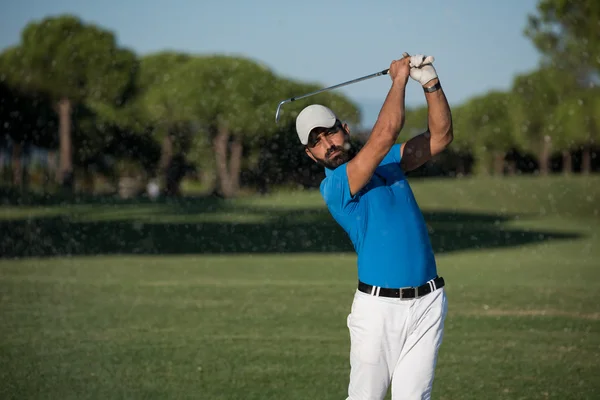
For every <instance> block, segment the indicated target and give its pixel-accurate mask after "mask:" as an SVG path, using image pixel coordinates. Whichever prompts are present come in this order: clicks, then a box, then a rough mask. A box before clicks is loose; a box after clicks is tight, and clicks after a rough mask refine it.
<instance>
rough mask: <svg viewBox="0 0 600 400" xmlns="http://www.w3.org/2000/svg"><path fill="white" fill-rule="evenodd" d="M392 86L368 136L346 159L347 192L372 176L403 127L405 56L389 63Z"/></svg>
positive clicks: (358, 187)
mask: <svg viewBox="0 0 600 400" xmlns="http://www.w3.org/2000/svg"><path fill="white" fill-rule="evenodd" d="M389 73H390V76H391V78H392V82H393V83H392V87H391V88H390V90H389V92H388V95H387V97H386V99H385V102H384V103H383V106H382V107H381V111H380V112H379V117H378V118H377V122H375V125H374V127H373V130H372V132H371V135H370V136H369V139H368V140H367V142H366V143H365V145H364V146H363V148H362V149H361V150H360V151H359V152H358V154H357V155H356V156H355V157H354V158H353V159H352V160H350V161H349V162H348V165H347V167H346V172H347V175H348V184H349V186H350V194H351V195H353V196H354V195H355V194H356V193H358V192H359V191H360V190H361V189H362V188H363V187H364V186H365V185H366V184H367V183H368V182H369V180H370V179H371V177H372V176H373V173H374V172H375V169H376V168H377V166H378V165H379V164H380V163H381V161H382V160H383V158H384V157H385V156H386V154H387V153H388V152H389V151H390V149H391V148H392V146H393V145H394V143H396V139H397V138H398V135H399V134H400V130H401V129H402V127H403V126H404V116H405V115H404V114H405V112H404V97H405V91H406V83H407V81H408V74H409V67H408V58H403V59H401V60H396V61H394V62H392V65H391V66H390V72H389Z"/></svg>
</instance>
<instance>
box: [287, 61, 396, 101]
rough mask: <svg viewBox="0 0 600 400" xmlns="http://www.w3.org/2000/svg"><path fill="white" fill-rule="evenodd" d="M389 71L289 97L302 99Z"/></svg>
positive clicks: (385, 71) (385, 72) (293, 99)
mask: <svg viewBox="0 0 600 400" xmlns="http://www.w3.org/2000/svg"><path fill="white" fill-rule="evenodd" d="M388 72H389V69H384V70H383V71H379V72H376V73H374V74H370V75H365V76H363V77H360V78H356V79H352V80H349V81H346V82H343V83H338V84H337V85H333V86H329V87H326V88H324V89H320V90H317V91H315V92H311V93H307V94H303V95H301V96H295V97H292V98H290V99H289V101H295V100H300V99H303V98H305V97H308V96H314V95H315V94H319V93H321V92H326V91H328V90H332V89H337V88H339V87H342V86H346V85H350V84H352V83H357V82H360V81H364V80H366V79H371V78H375V77H376V76H381V75H386V74H387V73H388Z"/></svg>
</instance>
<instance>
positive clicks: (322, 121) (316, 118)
mask: <svg viewBox="0 0 600 400" xmlns="http://www.w3.org/2000/svg"><path fill="white" fill-rule="evenodd" d="M335 121H337V117H336V116H335V114H334V113H333V111H331V110H330V109H329V108H327V107H325V106H322V105H320V104H313V105H310V106H308V107H306V108H305V109H304V110H302V111H301V112H300V114H298V117H296V132H298V138H299V139H300V143H302V144H303V145H306V144H307V143H308V135H310V132H311V131H312V130H313V129H315V128H331V127H332V126H334V125H335Z"/></svg>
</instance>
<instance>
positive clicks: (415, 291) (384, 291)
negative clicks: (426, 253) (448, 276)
mask: <svg viewBox="0 0 600 400" xmlns="http://www.w3.org/2000/svg"><path fill="white" fill-rule="evenodd" d="M441 287H444V278H442V277H439V276H436V277H435V278H433V279H432V280H430V281H428V282H426V283H425V284H424V285H421V286H419V287H405V288H400V289H391V288H382V287H380V286H372V285H369V284H367V283H364V282H361V281H358V290H360V291H361V292H363V293H366V294H370V295H371V296H379V297H394V298H396V299H415V298H419V297H423V296H425V295H428V294H429V293H431V292H433V291H434V290H436V289H439V288H441Z"/></svg>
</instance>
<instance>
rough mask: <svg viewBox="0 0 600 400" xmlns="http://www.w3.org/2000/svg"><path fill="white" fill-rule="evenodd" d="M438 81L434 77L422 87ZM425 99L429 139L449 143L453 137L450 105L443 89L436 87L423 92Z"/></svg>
mask: <svg viewBox="0 0 600 400" xmlns="http://www.w3.org/2000/svg"><path fill="white" fill-rule="evenodd" d="M438 82H439V81H438V79H437V78H436V79H434V80H432V81H430V82H427V84H426V85H425V86H424V87H426V88H428V87H432V86H434V85H435V84H436V83H438ZM425 99H426V100H427V107H428V113H427V123H428V126H429V132H430V133H431V139H433V140H436V141H441V142H447V143H450V142H451V141H452V138H453V132H452V113H451V112H450V106H449V105H448V100H447V99H446V95H445V94H444V90H443V89H438V90H436V91H435V92H432V93H427V92H425Z"/></svg>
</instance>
